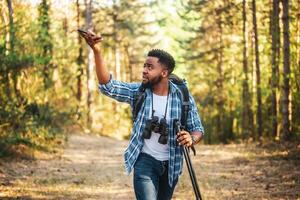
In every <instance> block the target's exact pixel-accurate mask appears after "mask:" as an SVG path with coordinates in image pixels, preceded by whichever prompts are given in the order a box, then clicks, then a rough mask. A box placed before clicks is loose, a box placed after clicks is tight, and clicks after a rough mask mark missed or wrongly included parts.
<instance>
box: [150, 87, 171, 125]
mask: <svg viewBox="0 0 300 200" xmlns="http://www.w3.org/2000/svg"><path fill="white" fill-rule="evenodd" d="M169 94H170V86H169V89H168V95H167V103H166V107H165V114H164V119H166V116H167V109H168V103H169ZM151 98H152V117H153V116H154V112H155V110H154V109H153V91H152V90H151Z"/></svg>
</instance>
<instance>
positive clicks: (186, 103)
mask: <svg viewBox="0 0 300 200" xmlns="http://www.w3.org/2000/svg"><path fill="white" fill-rule="evenodd" d="M170 80H171V81H172V82H173V83H175V84H176V86H177V87H178V89H179V90H180V93H181V96H182V108H181V126H182V128H183V129H186V125H187V118H188V113H189V109H190V95H189V90H188V88H187V86H186V85H185V80H184V79H180V78H179V77H178V76H176V75H175V74H171V75H170ZM191 149H192V151H193V153H194V155H196V150H195V147H194V146H192V147H191Z"/></svg>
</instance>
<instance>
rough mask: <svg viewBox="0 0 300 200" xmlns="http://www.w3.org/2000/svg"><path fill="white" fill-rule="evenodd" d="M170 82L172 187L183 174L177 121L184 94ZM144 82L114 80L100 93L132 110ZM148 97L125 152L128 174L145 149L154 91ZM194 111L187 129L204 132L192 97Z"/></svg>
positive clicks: (102, 88)
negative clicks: (177, 137)
mask: <svg viewBox="0 0 300 200" xmlns="http://www.w3.org/2000/svg"><path fill="white" fill-rule="evenodd" d="M169 83H170V92H169V95H170V96H169V100H168V101H169V103H168V109H169V111H171V112H169V113H170V117H169V121H168V124H169V137H168V144H169V169H168V179H169V185H170V186H171V185H172V183H173V181H174V180H176V179H177V178H178V177H179V175H180V174H181V172H182V163H183V156H182V148H181V146H179V145H177V142H176V132H175V129H174V127H173V124H174V120H175V119H178V120H180V118H181V104H182V102H181V92H180V90H179V89H178V88H177V86H176V85H175V84H174V83H172V82H169ZM140 85H141V83H126V82H121V81H117V80H114V79H113V78H112V77H111V78H110V80H109V82H108V83H106V84H99V89H100V91H101V92H102V93H103V94H105V95H107V96H108V97H111V98H113V99H115V100H117V101H119V102H126V103H129V104H130V106H131V109H132V108H133V101H134V95H135V94H136V93H137V91H138V88H139V87H140ZM145 92H146V98H145V101H144V103H143V105H142V107H141V109H140V111H139V113H138V115H137V118H136V120H135V122H134V124H133V128H132V132H131V138H130V142H129V146H128V147H127V149H126V150H125V154H124V158H125V168H126V171H127V174H130V172H131V171H132V169H133V167H134V164H135V161H136V160H137V158H138V156H139V154H140V152H141V150H142V147H143V143H144V140H143V137H142V133H143V130H144V128H145V122H146V120H147V119H148V118H149V117H148V116H149V112H150V111H151V108H152V107H151V105H152V98H151V90H150V89H146V91H145ZM189 101H190V110H189V113H188V119H187V125H186V129H187V131H188V132H193V131H201V132H202V133H204V130H203V126H202V124H201V120H200V117H199V115H198V110H197V107H196V105H195V101H194V99H193V97H192V96H191V95H190V98H189Z"/></svg>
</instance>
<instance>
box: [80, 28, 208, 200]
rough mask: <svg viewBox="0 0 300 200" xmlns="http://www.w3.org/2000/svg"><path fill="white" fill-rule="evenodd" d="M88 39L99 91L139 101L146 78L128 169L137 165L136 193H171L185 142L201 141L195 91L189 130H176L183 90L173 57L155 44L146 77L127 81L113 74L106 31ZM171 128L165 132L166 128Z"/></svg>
mask: <svg viewBox="0 0 300 200" xmlns="http://www.w3.org/2000/svg"><path fill="white" fill-rule="evenodd" d="M84 37H85V39H86V41H87V43H88V44H89V46H90V47H91V48H92V49H93V52H94V56H95V63H96V73H97V78H98V81H99V89H100V91H101V92H102V93H103V94H105V95H107V96H109V97H111V98H113V99H115V100H117V101H120V102H126V103H129V104H130V105H131V107H132V108H133V106H134V102H133V101H134V96H135V94H137V92H138V89H139V87H140V86H141V84H143V85H144V87H145V88H146V89H145V94H146V97H145V100H144V102H143V104H142V106H141V109H140V111H139V113H138V114H137V116H136V118H135V120H134V124H133V128H132V133H131V138H130V143H129V146H128V148H127V149H126V151H125V155H124V157H125V167H126V170H127V172H128V174H129V173H130V172H131V171H132V170H133V171H134V180H133V182H134V191H135V195H136V198H137V199H139V200H140V199H141V200H148V199H149V200H156V199H161V200H168V199H171V197H172V194H173V191H174V188H175V185H176V184H177V181H178V177H179V175H180V174H181V171H182V165H183V156H182V148H181V146H182V145H184V146H187V147H190V146H192V145H195V144H197V143H198V142H199V141H200V140H201V139H202V136H203V127H202V124H201V120H200V117H199V115H198V111H197V108H196V105H195V102H194V99H193V97H192V96H190V98H189V103H190V110H189V112H188V117H187V125H186V128H187V131H180V132H178V133H175V130H176V129H175V127H174V123H173V122H174V120H178V119H179V120H180V118H181V105H182V100H181V93H180V90H179V89H178V88H177V86H176V85H175V84H174V83H172V82H170V81H169V75H170V74H171V72H172V71H173V69H174V67H175V61H174V59H173V57H172V56H171V55H170V54H169V53H167V52H165V51H163V50H159V49H154V50H151V51H150V52H149V53H148V57H147V59H146V61H145V63H144V70H143V81H142V83H125V82H120V81H117V80H114V79H113V78H112V76H111V75H110V74H109V72H108V69H107V68H106V66H105V64H104V62H103V60H102V56H101V47H100V44H101V40H102V38H101V36H97V35H96V34H94V33H92V32H88V34H86V35H85V36H84ZM162 132H166V134H164V133H162Z"/></svg>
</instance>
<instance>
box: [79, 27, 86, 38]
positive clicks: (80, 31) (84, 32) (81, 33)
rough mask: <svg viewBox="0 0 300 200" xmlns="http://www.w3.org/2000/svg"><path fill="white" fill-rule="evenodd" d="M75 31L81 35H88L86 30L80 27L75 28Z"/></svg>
mask: <svg viewBox="0 0 300 200" xmlns="http://www.w3.org/2000/svg"><path fill="white" fill-rule="evenodd" d="M77 31H78V32H79V33H80V35H81V36H83V37H84V36H87V35H88V32H87V31H85V30H82V29H77Z"/></svg>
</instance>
